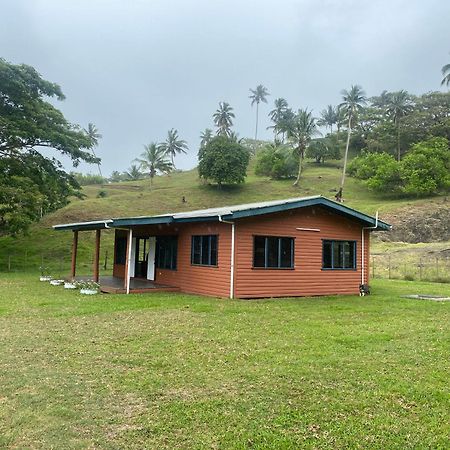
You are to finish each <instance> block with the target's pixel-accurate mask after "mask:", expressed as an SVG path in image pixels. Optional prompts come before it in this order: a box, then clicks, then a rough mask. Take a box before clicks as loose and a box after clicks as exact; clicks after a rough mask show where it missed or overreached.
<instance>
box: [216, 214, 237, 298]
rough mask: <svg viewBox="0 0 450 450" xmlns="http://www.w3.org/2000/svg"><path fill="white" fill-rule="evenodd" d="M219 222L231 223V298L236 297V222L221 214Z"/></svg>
mask: <svg viewBox="0 0 450 450" xmlns="http://www.w3.org/2000/svg"><path fill="white" fill-rule="evenodd" d="M219 222H222V223H229V224H230V225H231V261H230V298H231V299H233V298H234V241H235V226H236V224H235V222H231V221H228V220H223V219H222V216H219Z"/></svg>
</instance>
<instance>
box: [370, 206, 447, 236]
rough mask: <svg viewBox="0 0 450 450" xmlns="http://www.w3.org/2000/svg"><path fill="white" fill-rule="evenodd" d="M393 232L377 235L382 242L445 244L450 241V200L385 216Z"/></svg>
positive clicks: (401, 210) (397, 211)
mask: <svg viewBox="0 0 450 450" xmlns="http://www.w3.org/2000/svg"><path fill="white" fill-rule="evenodd" d="M383 220H385V221H386V222H388V223H390V224H391V225H392V230H391V232H388V233H384V232H383V233H377V237H378V238H379V239H380V240H381V241H391V242H410V243H413V244H416V243H419V242H444V241H448V240H450V199H447V198H445V199H444V200H443V201H442V202H440V203H428V204H424V205H418V206H414V207H411V206H410V207H407V208H402V209H400V210H396V211H395V212H393V213H391V214H386V215H384V216H383Z"/></svg>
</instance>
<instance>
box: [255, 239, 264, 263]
mask: <svg viewBox="0 0 450 450" xmlns="http://www.w3.org/2000/svg"><path fill="white" fill-rule="evenodd" d="M265 245H266V238H265V237H263V236H255V239H254V242H253V267H265V258H264V255H265V251H264V248H265Z"/></svg>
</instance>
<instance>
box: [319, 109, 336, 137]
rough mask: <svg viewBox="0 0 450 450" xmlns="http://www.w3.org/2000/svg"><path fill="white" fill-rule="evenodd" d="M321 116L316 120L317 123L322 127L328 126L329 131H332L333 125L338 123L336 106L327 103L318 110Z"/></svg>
mask: <svg viewBox="0 0 450 450" xmlns="http://www.w3.org/2000/svg"><path fill="white" fill-rule="evenodd" d="M320 115H321V116H322V117H321V119H319V120H318V121H317V125H319V126H321V127H323V126H325V127H330V133H332V132H333V125H335V124H336V123H338V112H337V108H335V107H334V106H332V105H328V106H327V107H326V109H323V110H322V111H321V112H320Z"/></svg>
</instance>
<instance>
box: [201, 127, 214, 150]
mask: <svg viewBox="0 0 450 450" xmlns="http://www.w3.org/2000/svg"><path fill="white" fill-rule="evenodd" d="M212 137H213V131H212V130H211V128H205V131H203V132H202V133H201V134H200V147H204V146H205V145H206V144H207V143H208V142H209V141H210V140H211V139H212Z"/></svg>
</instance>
